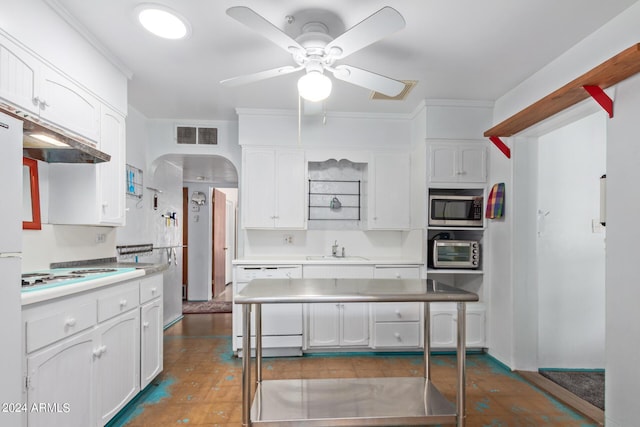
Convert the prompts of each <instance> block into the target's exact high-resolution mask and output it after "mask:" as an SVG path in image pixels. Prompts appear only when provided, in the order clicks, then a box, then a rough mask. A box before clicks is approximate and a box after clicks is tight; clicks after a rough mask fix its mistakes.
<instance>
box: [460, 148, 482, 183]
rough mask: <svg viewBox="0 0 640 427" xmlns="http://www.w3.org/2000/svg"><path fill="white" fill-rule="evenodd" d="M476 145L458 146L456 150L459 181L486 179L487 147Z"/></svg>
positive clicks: (480, 180)
mask: <svg viewBox="0 0 640 427" xmlns="http://www.w3.org/2000/svg"><path fill="white" fill-rule="evenodd" d="M478 145H479V144H469V145H461V146H460V148H459V151H458V157H459V159H458V164H459V172H458V176H459V182H486V181H487V149H486V148H485V147H483V146H478Z"/></svg>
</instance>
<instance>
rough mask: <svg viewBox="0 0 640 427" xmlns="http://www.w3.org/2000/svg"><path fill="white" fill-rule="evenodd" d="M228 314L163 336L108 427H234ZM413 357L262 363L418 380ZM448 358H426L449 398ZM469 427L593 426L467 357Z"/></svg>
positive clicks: (189, 321) (483, 359)
mask: <svg viewBox="0 0 640 427" xmlns="http://www.w3.org/2000/svg"><path fill="white" fill-rule="evenodd" d="M230 333H231V315H230V314H192V315H185V317H184V319H183V320H182V321H180V322H178V323H176V324H175V325H173V326H172V327H170V328H169V329H167V330H166V331H165V342H164V349H165V352H164V372H163V373H162V374H160V375H159V376H158V378H157V379H156V380H155V381H154V383H153V385H151V386H150V387H148V388H147V389H145V391H144V392H143V393H142V394H141V395H140V398H139V399H137V400H136V401H135V402H134V403H133V404H131V405H129V406H128V407H127V408H126V409H125V410H124V411H123V412H121V413H120V414H119V415H118V416H117V417H116V419H114V420H113V421H112V422H111V423H110V426H112V427H115V426H128V427H137V426H176V425H182V426H185V425H192V426H193V425H196V426H241V425H242V422H241V420H242V415H241V377H242V367H241V361H240V360H239V359H237V358H235V357H234V356H233V355H232V352H231V340H230ZM421 362H422V358H421V356H420V355H413V354H411V355H407V354H403V355H397V356H391V355H388V354H387V355H381V354H379V353H378V354H376V353H366V354H364V355H354V353H351V354H349V355H346V356H335V355H331V357H323V356H305V357H299V358H284V359H273V358H271V359H265V361H264V367H263V370H264V372H263V375H264V378H265V379H270V378H329V377H334V378H335V377H379V376H420V375H422V370H421ZM455 366H456V365H455V356H453V355H437V356H434V357H433V359H432V379H433V382H434V383H435V385H436V386H437V387H438V388H439V389H440V391H441V392H442V393H443V394H444V395H445V396H446V397H447V398H448V399H449V400H450V401H452V402H453V401H455ZM466 408H467V419H466V425H467V426H469V427H476V426H492V427H512V426H513V427H515V426H562V427H570V426H576V427H577V426H581V427H585V426H596V425H597V424H596V423H595V422H593V421H591V420H589V419H587V418H584V417H583V416H582V415H580V414H579V413H576V412H574V411H573V410H571V409H569V408H568V407H566V406H564V405H562V404H561V403H559V402H558V401H556V400H555V399H553V398H552V397H551V396H550V395H548V394H546V393H544V392H542V391H540V390H539V389H537V388H535V387H534V386H532V385H530V384H529V383H528V382H526V381H525V380H523V379H522V378H521V377H519V376H518V375H517V374H515V373H512V372H511V371H509V370H508V369H506V368H505V367H504V366H503V365H501V364H500V363H498V362H496V361H495V360H494V359H492V358H491V357H489V356H487V355H482V354H476V355H469V356H468V357H467V405H466Z"/></svg>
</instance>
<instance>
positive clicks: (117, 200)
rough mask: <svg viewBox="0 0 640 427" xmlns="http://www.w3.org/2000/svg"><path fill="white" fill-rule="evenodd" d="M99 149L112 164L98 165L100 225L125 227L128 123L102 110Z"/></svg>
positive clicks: (107, 110)
mask: <svg viewBox="0 0 640 427" xmlns="http://www.w3.org/2000/svg"><path fill="white" fill-rule="evenodd" d="M100 127H101V132H100V149H101V150H102V151H104V152H106V153H107V154H109V155H110V156H111V160H110V161H108V162H104V163H99V164H98V165H96V168H97V173H98V188H99V191H100V196H99V198H98V201H99V203H100V206H99V212H100V223H101V224H106V225H107V224H108V225H124V220H125V183H124V180H125V160H124V158H125V121H124V117H122V116H121V115H119V114H118V113H116V112H114V111H111V110H110V109H108V108H106V107H103V109H102V115H101V121H100Z"/></svg>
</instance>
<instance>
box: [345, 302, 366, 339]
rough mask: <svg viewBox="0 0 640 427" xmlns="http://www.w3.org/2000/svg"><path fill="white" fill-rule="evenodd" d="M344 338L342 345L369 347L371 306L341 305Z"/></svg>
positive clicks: (359, 304) (358, 304) (363, 304)
mask: <svg viewBox="0 0 640 427" xmlns="http://www.w3.org/2000/svg"><path fill="white" fill-rule="evenodd" d="M340 309H341V311H342V313H341V327H342V336H341V340H340V344H341V345H345V346H362V345H369V304H367V303H349V304H340Z"/></svg>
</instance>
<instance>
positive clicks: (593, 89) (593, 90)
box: [582, 86, 613, 118]
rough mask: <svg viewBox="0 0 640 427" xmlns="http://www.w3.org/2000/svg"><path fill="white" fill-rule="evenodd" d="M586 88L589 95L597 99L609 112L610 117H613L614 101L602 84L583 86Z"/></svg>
mask: <svg viewBox="0 0 640 427" xmlns="http://www.w3.org/2000/svg"><path fill="white" fill-rule="evenodd" d="M582 87H583V88H584V90H586V91H587V92H589V95H591V97H592V98H593V99H595V101H596V102H597V103H598V104H600V106H601V107H602V108H604V110H605V111H606V112H607V113H608V114H609V118H611V117H613V101H612V100H611V98H609V95H607V94H606V93H605V92H604V90H602V89H601V88H600V86H582Z"/></svg>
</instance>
